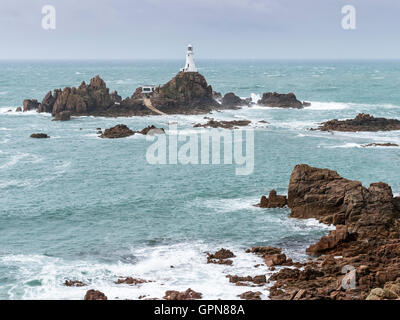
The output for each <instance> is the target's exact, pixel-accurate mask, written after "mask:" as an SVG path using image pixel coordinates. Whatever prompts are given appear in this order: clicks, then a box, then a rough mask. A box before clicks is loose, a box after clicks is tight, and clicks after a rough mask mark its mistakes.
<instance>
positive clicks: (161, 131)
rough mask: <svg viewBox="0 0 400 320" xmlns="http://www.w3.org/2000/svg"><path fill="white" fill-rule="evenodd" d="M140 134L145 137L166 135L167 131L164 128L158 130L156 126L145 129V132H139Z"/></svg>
mask: <svg viewBox="0 0 400 320" xmlns="http://www.w3.org/2000/svg"><path fill="white" fill-rule="evenodd" d="M139 133H140V134H143V135H150V136H151V135H155V134H164V133H165V130H164V129H163V128H156V127H155V126H153V125H152V126H148V127H147V128H144V129H143V130H141V131H139Z"/></svg>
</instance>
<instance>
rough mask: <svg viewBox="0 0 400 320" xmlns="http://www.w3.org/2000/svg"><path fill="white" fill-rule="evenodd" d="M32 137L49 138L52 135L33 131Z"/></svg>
mask: <svg viewBox="0 0 400 320" xmlns="http://www.w3.org/2000/svg"><path fill="white" fill-rule="evenodd" d="M31 138H34V139H49V138H50V137H49V136H48V135H47V134H45V133H33V134H31Z"/></svg>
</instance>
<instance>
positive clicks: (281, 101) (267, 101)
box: [258, 92, 307, 109]
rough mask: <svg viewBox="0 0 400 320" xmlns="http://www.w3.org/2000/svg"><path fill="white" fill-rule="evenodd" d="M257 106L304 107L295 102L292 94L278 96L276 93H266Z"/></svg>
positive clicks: (295, 99)
mask: <svg viewBox="0 0 400 320" xmlns="http://www.w3.org/2000/svg"><path fill="white" fill-rule="evenodd" d="M258 104H259V105H262V106H266V107H272V108H295V109H302V108H303V107H304V104H303V103H302V102H300V101H299V100H297V98H296V96H295V94H294V93H288V94H280V93H276V92H267V93H264V94H263V96H262V98H261V100H259V101H258ZM306 105H307V104H306Z"/></svg>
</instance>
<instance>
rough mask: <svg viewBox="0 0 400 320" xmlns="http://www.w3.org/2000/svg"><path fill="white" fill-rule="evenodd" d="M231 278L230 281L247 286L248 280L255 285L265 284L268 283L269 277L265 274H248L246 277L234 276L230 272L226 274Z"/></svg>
mask: <svg viewBox="0 0 400 320" xmlns="http://www.w3.org/2000/svg"><path fill="white" fill-rule="evenodd" d="M226 277H227V278H228V279H229V282H231V283H234V284H235V285H237V286H242V287H246V286H248V285H249V284H248V282H252V283H254V286H258V287H260V286H263V285H265V284H266V283H267V277H266V276H265V275H260V276H254V277H252V276H246V277H240V276H233V275H230V274H228V275H227V276H226Z"/></svg>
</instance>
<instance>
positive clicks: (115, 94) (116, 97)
mask: <svg viewBox="0 0 400 320" xmlns="http://www.w3.org/2000/svg"><path fill="white" fill-rule="evenodd" d="M110 96H111V101H113V102H114V103H121V101H122V97H121V96H120V95H119V94H118V92H117V91H113V92H111V94H110Z"/></svg>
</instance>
